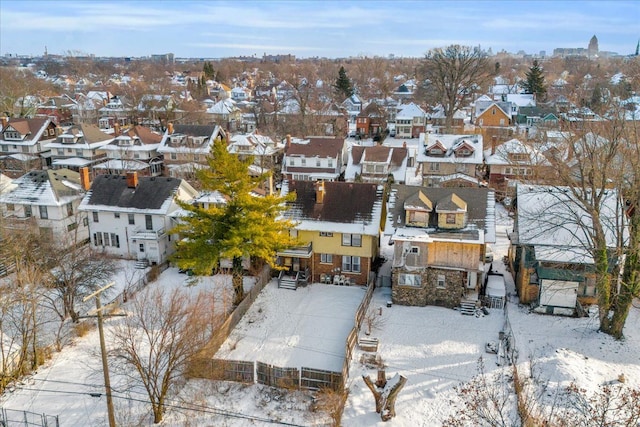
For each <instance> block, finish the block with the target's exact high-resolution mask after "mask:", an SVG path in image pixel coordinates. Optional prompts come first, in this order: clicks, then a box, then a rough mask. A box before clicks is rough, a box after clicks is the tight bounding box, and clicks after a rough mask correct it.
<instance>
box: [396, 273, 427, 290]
mask: <svg viewBox="0 0 640 427" xmlns="http://www.w3.org/2000/svg"><path fill="white" fill-rule="evenodd" d="M398 285H401V286H415V287H420V286H421V285H422V279H421V278H420V275H419V274H402V273H401V274H400V275H399V276H398Z"/></svg>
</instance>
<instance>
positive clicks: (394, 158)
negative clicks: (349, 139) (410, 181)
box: [344, 145, 409, 182]
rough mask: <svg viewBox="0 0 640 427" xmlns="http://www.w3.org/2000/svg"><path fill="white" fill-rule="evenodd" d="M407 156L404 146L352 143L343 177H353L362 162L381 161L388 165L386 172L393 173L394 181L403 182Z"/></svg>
mask: <svg viewBox="0 0 640 427" xmlns="http://www.w3.org/2000/svg"><path fill="white" fill-rule="evenodd" d="M408 156H409V150H408V149H407V148H404V147H387V146H382V145H375V146H371V147H365V146H361V145H353V146H352V147H351V151H350V153H349V159H348V161H347V168H346V170H345V172H344V177H345V179H346V180H353V179H355V177H356V175H357V174H361V173H362V166H363V164H364V163H383V164H385V165H387V166H388V170H387V172H388V173H389V174H391V175H393V179H394V180H395V182H404V181H405V178H406V176H405V175H406V172H407V159H408ZM385 179H386V177H385Z"/></svg>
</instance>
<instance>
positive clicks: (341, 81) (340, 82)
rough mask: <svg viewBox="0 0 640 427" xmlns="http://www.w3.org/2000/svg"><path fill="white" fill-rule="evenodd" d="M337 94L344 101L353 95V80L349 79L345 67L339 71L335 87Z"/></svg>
mask: <svg viewBox="0 0 640 427" xmlns="http://www.w3.org/2000/svg"><path fill="white" fill-rule="evenodd" d="M333 87H334V89H335V91H336V94H337V95H338V96H340V97H342V98H343V99H347V98H349V97H350V96H351V95H353V86H352V85H351V80H349V77H347V72H346V71H345V69H344V67H342V66H341V67H340V70H339V71H338V78H337V79H336V84H335V85H333Z"/></svg>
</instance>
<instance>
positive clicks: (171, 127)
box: [167, 122, 173, 135]
mask: <svg viewBox="0 0 640 427" xmlns="http://www.w3.org/2000/svg"><path fill="white" fill-rule="evenodd" d="M167 131H168V132H169V135H171V134H172V133H173V123H171V122H169V124H168V125H167Z"/></svg>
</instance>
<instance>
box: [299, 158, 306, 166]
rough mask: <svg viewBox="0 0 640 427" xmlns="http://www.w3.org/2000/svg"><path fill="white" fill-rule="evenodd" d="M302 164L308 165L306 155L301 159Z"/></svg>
mask: <svg viewBox="0 0 640 427" xmlns="http://www.w3.org/2000/svg"><path fill="white" fill-rule="evenodd" d="M300 164H301V165H302V166H306V165H307V159H305V158H304V157H303V158H301V159H300Z"/></svg>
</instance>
